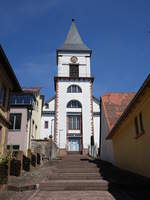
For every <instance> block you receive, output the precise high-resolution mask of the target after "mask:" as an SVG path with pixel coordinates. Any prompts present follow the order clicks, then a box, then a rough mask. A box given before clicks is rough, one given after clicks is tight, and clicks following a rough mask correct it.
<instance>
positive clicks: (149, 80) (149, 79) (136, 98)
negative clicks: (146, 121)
mask: <svg viewBox="0 0 150 200" xmlns="http://www.w3.org/2000/svg"><path fill="white" fill-rule="evenodd" d="M147 88H150V74H149V75H148V76H147V78H146V80H145V81H144V83H143V84H142V86H141V87H140V89H139V90H138V92H137V93H136V95H134V98H132V100H131V101H130V102H129V104H128V105H127V107H126V108H125V110H124V112H123V113H122V114H121V116H120V117H119V119H118V120H117V123H115V125H114V126H113V127H112V129H111V130H110V132H109V135H108V136H107V138H106V139H111V138H112V137H113V135H114V134H115V133H116V129H117V128H118V126H119V125H120V124H121V123H122V122H123V120H124V119H125V118H126V117H128V114H129V113H130V112H131V110H132V108H133V107H134V105H135V104H136V103H138V101H139V98H140V97H141V96H143V94H144V91H145V90H146V89H147Z"/></svg>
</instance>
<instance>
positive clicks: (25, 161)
mask: <svg viewBox="0 0 150 200" xmlns="http://www.w3.org/2000/svg"><path fill="white" fill-rule="evenodd" d="M23 170H25V171H27V172H29V171H30V158H28V157H26V156H24V155H23Z"/></svg>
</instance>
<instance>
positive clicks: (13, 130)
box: [9, 129, 21, 132]
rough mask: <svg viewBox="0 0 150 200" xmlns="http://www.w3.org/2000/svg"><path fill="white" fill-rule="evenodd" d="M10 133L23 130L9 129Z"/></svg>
mask: <svg viewBox="0 0 150 200" xmlns="http://www.w3.org/2000/svg"><path fill="white" fill-rule="evenodd" d="M9 131H11V132H20V131H21V129H9Z"/></svg>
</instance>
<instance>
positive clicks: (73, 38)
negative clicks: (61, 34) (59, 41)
mask: <svg viewBox="0 0 150 200" xmlns="http://www.w3.org/2000/svg"><path fill="white" fill-rule="evenodd" d="M74 21H75V20H74V19H72V24H71V27H70V30H69V32H68V34H67V37H66V39H65V41H64V43H63V45H62V46H61V48H59V49H58V51H87V52H91V50H90V49H89V48H88V47H87V46H86V45H85V44H84V42H83V41H82V39H81V36H80V34H79V32H78V30H77V27H76V25H75V22H74Z"/></svg>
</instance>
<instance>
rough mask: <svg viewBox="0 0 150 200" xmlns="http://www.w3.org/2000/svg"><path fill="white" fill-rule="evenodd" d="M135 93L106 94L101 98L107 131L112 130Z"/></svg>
mask: <svg viewBox="0 0 150 200" xmlns="http://www.w3.org/2000/svg"><path fill="white" fill-rule="evenodd" d="M134 96H135V93H134V92H132V93H107V94H105V95H104V96H102V97H101V102H102V105H103V107H104V114H105V117H106V120H107V124H108V127H109V130H111V129H112V128H113V126H114V125H115V123H116V122H117V120H118V119H119V117H120V116H121V115H122V113H123V112H124V110H125V108H126V107H127V105H128V104H129V103H130V101H131V100H132V99H133V97H134Z"/></svg>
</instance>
